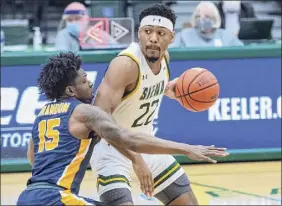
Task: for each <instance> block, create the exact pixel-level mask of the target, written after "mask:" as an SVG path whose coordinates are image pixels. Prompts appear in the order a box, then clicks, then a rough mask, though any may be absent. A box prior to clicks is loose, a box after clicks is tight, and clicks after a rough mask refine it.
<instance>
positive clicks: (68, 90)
mask: <svg viewBox="0 0 282 206" xmlns="http://www.w3.org/2000/svg"><path fill="white" fill-rule="evenodd" d="M65 93H66V94H67V95H68V96H69V97H74V96H75V92H74V89H73V87H71V86H67V87H66V89H65Z"/></svg>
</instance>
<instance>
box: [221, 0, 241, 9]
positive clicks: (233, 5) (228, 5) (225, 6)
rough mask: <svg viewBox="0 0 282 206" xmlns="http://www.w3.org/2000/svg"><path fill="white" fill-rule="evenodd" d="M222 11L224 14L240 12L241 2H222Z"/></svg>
mask: <svg viewBox="0 0 282 206" xmlns="http://www.w3.org/2000/svg"><path fill="white" fill-rule="evenodd" d="M222 9H223V11H225V12H239V11H240V10H241V1H223V5H222Z"/></svg>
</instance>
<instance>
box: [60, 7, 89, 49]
mask: <svg viewBox="0 0 282 206" xmlns="http://www.w3.org/2000/svg"><path fill="white" fill-rule="evenodd" d="M88 18H89V17H88V12H87V9H86V7H85V6H84V5H83V4H81V3H78V2H73V3H71V4H69V5H68V6H67V7H66V8H65V10H64V13H63V16H62V21H61V23H60V25H59V29H58V30H59V31H58V34H57V36H56V40H55V48H56V50H58V51H71V52H77V51H79V50H80V43H79V34H80V32H81V31H82V30H83V27H86V25H85V24H86V23H87V22H88ZM83 24H84V25H85V26H83Z"/></svg>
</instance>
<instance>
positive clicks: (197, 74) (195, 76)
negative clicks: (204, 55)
mask: <svg viewBox="0 0 282 206" xmlns="http://www.w3.org/2000/svg"><path fill="white" fill-rule="evenodd" d="M206 71H208V70H204V71H202V72H200V73H199V74H197V75H196V76H195V77H194V78H193V79H192V80H191V82H190V84H189V85H188V91H187V93H188V94H189V91H190V86H191V84H192V83H193V82H194V81H195V79H197V77H199V76H200V75H202V74H203V73H205V72H206ZM182 83H183V82H182ZM183 92H184V91H183ZM184 94H185V92H184Z"/></svg>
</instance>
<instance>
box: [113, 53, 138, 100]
mask: <svg viewBox="0 0 282 206" xmlns="http://www.w3.org/2000/svg"><path fill="white" fill-rule="evenodd" d="M118 56H127V57H129V58H130V59H132V60H133V61H134V62H135V63H136V64H137V66H138V78H137V83H136V85H135V87H134V88H133V89H132V90H131V91H130V92H128V93H126V94H124V95H123V97H122V98H121V101H124V100H126V99H127V98H129V97H131V96H132V95H133V94H134V93H135V92H136V91H137V90H138V88H139V86H140V83H141V69H140V63H139V61H138V59H137V58H136V57H135V56H134V55H132V54H131V53H129V52H122V53H120V54H119V55H118Z"/></svg>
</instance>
